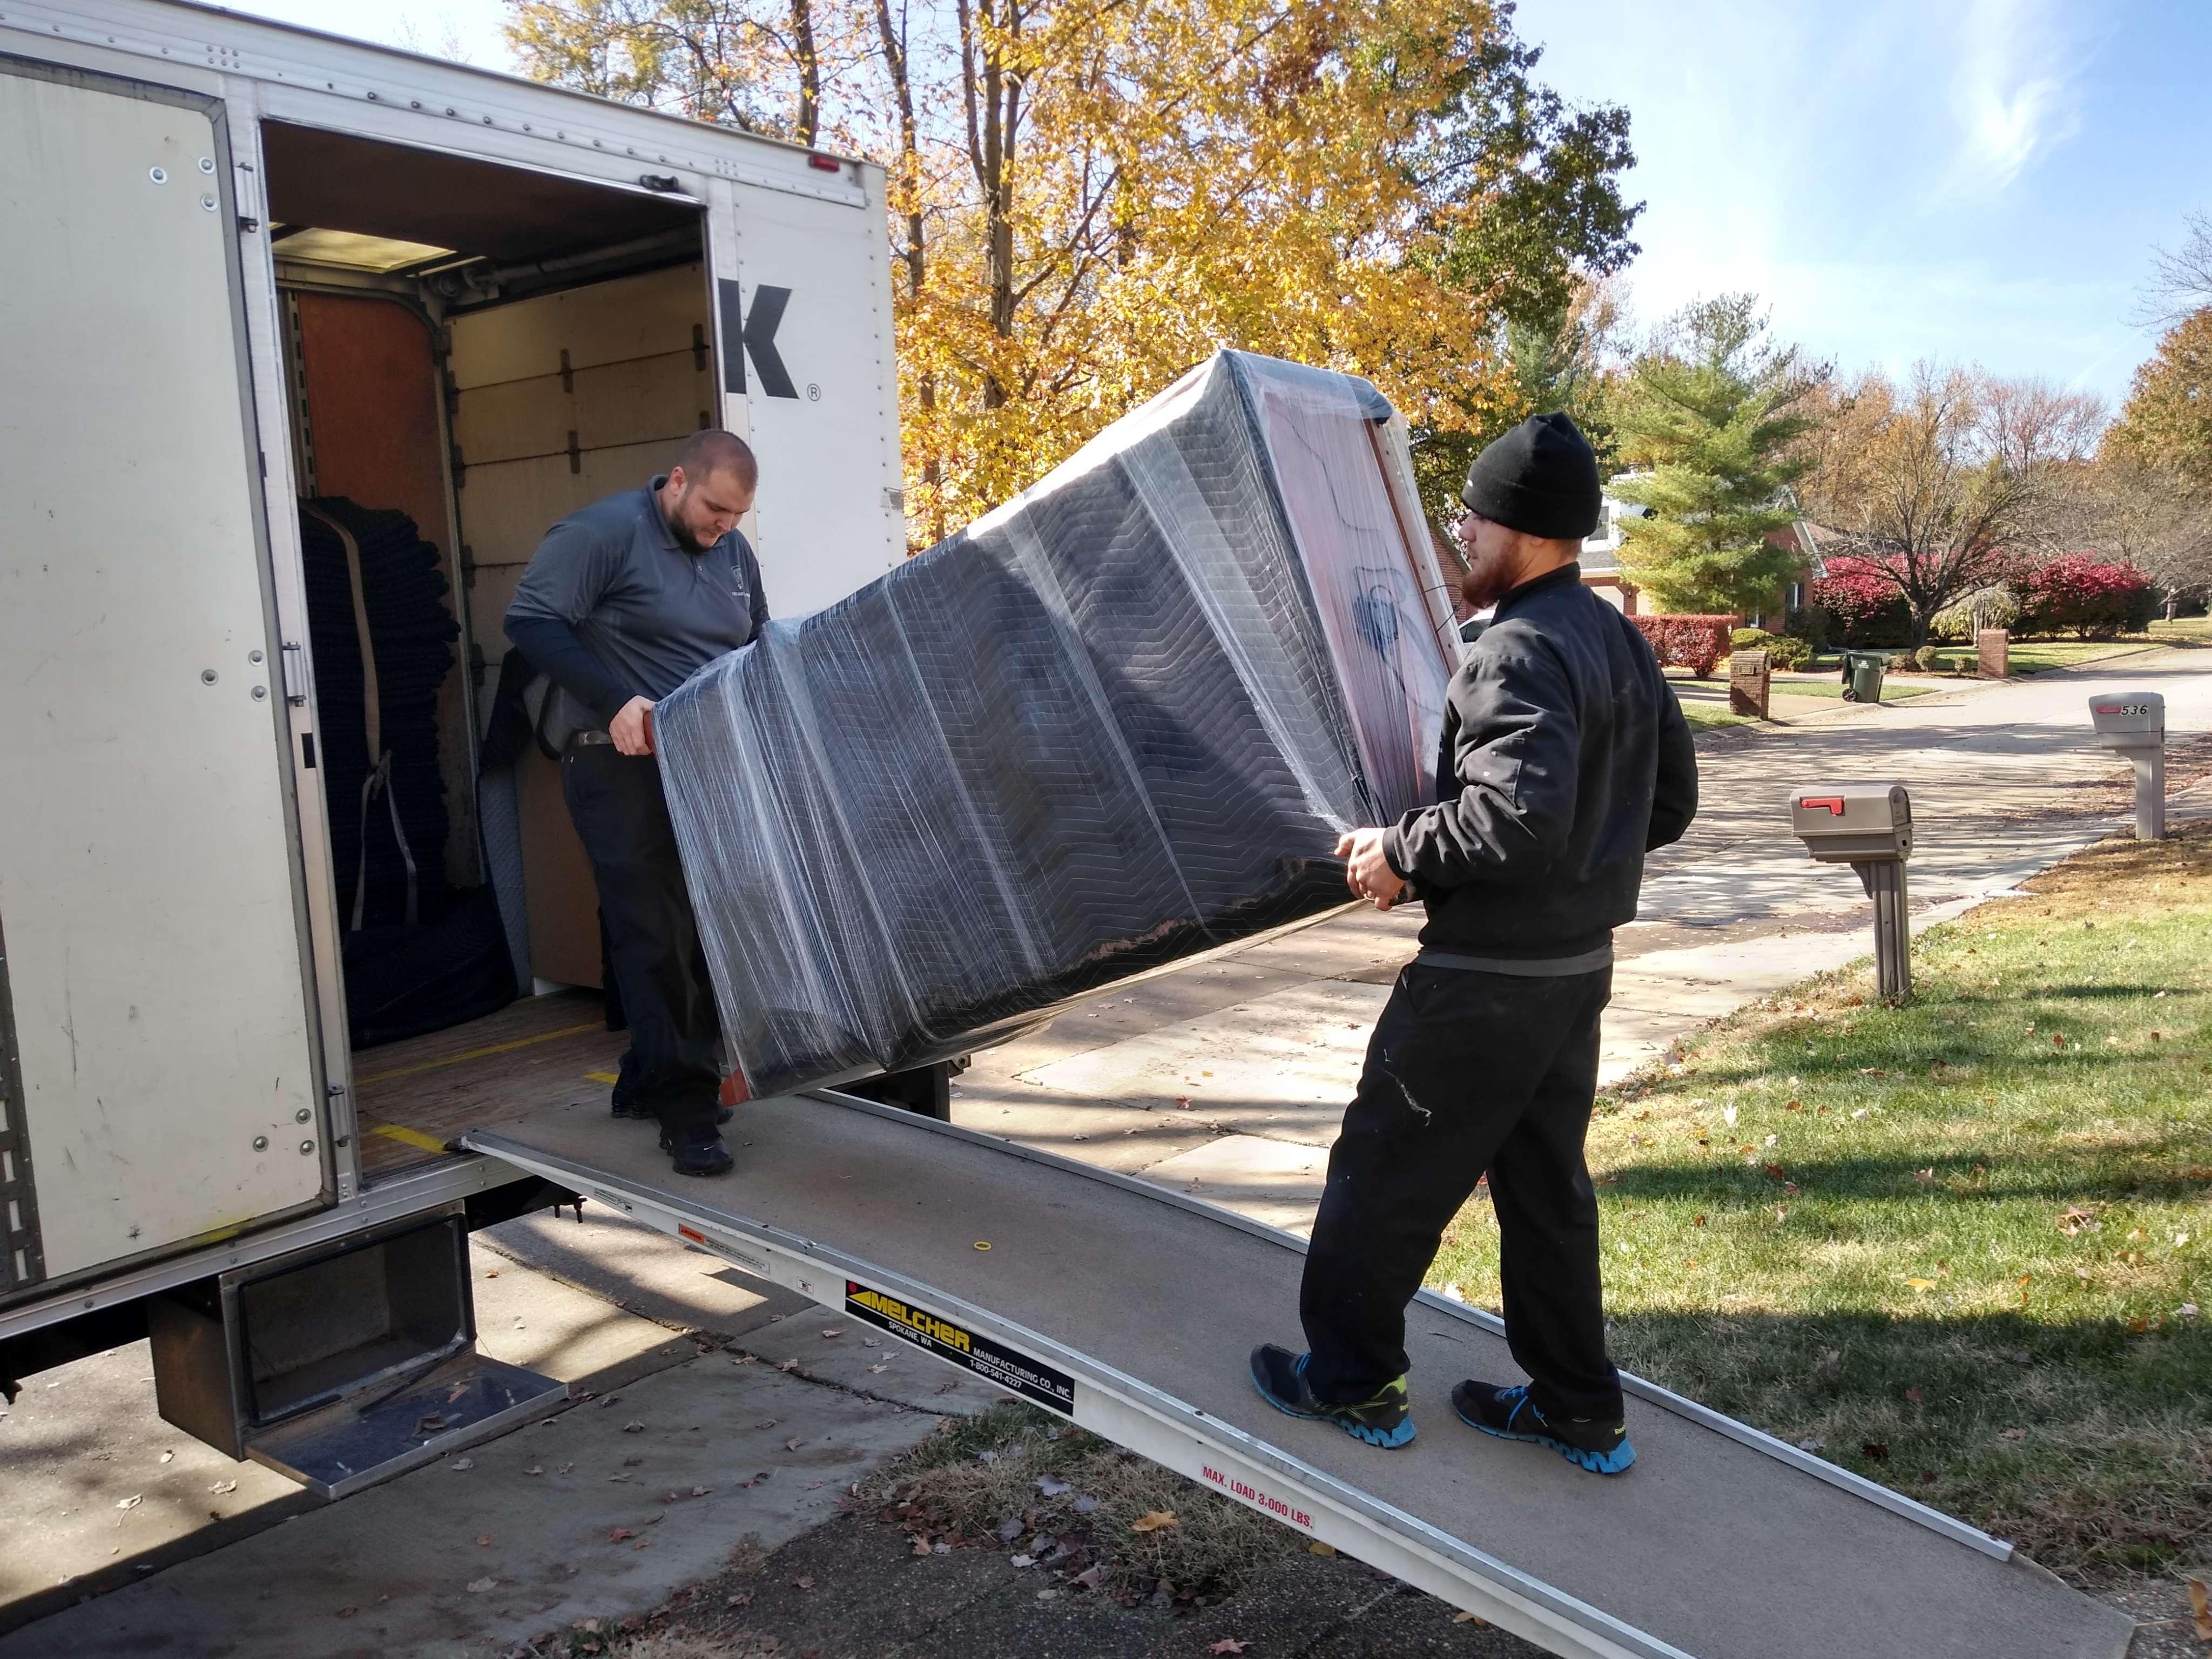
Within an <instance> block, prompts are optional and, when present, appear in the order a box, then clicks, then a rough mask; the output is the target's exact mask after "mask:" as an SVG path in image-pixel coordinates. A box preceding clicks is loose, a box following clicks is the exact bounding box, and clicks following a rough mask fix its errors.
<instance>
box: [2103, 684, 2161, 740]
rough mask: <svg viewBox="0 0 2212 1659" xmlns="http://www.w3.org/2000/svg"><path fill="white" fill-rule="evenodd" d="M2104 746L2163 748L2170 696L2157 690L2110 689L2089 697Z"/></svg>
mask: <svg viewBox="0 0 2212 1659" xmlns="http://www.w3.org/2000/svg"><path fill="white" fill-rule="evenodd" d="M2089 719H2090V720H2091V721H2092V722H2093V724H2094V726H2096V731H2097V746H2098V747H2099V748H2100V749H2163V748H2164V747H2165V746H2166V699H2165V698H2164V697H2161V696H2159V694H2158V693H2157V692H2155V691H2106V692H2102V693H2100V695H2098V696H2093V697H2092V698H2090V699H2089Z"/></svg>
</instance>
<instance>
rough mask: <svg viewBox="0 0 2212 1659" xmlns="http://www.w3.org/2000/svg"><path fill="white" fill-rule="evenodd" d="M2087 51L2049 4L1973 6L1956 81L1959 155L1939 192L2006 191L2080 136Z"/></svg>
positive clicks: (1998, 0)
mask: <svg viewBox="0 0 2212 1659" xmlns="http://www.w3.org/2000/svg"><path fill="white" fill-rule="evenodd" d="M1960 46H1961V51H1960V58H1959V64H1958V68H1957V70H1956V71H1955V72H1954V75H1953V76H1952V80H1951V109H1952V114H1953V117H1954V119H1955V120H1956V122H1957V124H1958V128H1959V135H1958V149H1957V150H1956V152H1955V154H1954V157H1953V161H1952V165H1951V168H1950V171H1949V173H1948V174H1947V176H1946V177H1945V179H1944V181H1943V189H1942V191H1940V192H1939V193H1940V194H1942V195H1947V196H1948V195H1952V194H1955V193H1958V192H1961V191H1970V190H1992V189H1993V190H2003V189H2005V188H2006V187H2007V186H2008V185H2011V184H2012V183H2013V182H2014V180H2015V179H2018V178H2019V177H2020V176H2021V173H2022V172H2024V171H2025V170H2026V169H2027V166H2028V164H2029V163H2030V162H2031V161H2034V160H2035V159H2036V158H2037V157H2038V156H2039V155H2045V154H2046V153H2048V152H2049V151H2051V150H2052V149H2057V147H2058V146H2059V145H2060V144H2063V143H2065V142H2066V141H2067V140H2068V139H2069V138H2071V137H2074V136H2075V133H2077V132H2079V131H2081V110H2080V98H2079V93H2078V82H2077V79H2076V71H2077V70H2079V68H2080V66H2081V63H2082V61H2083V59H2084V58H2085V56H2086V53H2085V52H2084V51H2083V50H2082V46H2083V43H2082V42H2081V40H2079V38H2078V36H2077V35H2076V34H2075V32H2074V31H2072V30H2069V28H2067V27H2063V26H2062V25H2061V23H2060V21H2059V20H2058V17H2057V13H2056V10H2055V9H2054V8H2053V7H2052V5H2051V3H2050V0H1974V3H1972V5H1971V6H1969V7H1968V8H1967V10H1966V16H1965V21H1964V38H1963V40H1961V42H1960Z"/></svg>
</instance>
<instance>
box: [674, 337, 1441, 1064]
mask: <svg viewBox="0 0 2212 1659" xmlns="http://www.w3.org/2000/svg"><path fill="white" fill-rule="evenodd" d="M1425 535H1426V532H1425V530H1424V529H1423V528H1422V520H1421V518H1420V515H1419V507H1418V505H1417V504H1416V502H1415V501H1414V499H1413V493H1412V484H1411V476H1410V467H1409V466H1408V465H1407V455H1406V451H1405V447H1404V437H1403V428H1402V426H1401V425H1399V424H1398V423H1395V422H1393V421H1392V419H1391V410H1390V407H1389V404H1388V403H1387V402H1385V401H1384V399H1383V397H1382V396H1381V394H1380V393H1378V392H1376V390H1375V388H1374V387H1373V386H1370V385H1369V384H1368V383H1367V382H1366V381H1364V380H1357V379H1354V378H1352V377H1351V376H1348V375H1342V374H1327V373H1323V372H1322V371H1320V370H1316V369H1310V368H1300V367H1298V366H1297V365H1295V364H1291V363H1284V362H1275V361H1273V360H1272V359H1269V358H1264V357H1254V356H1245V355H1243V354H1241V353H1235V352H1224V353H1222V354H1220V355H1219V356H1216V357H1214V358H1213V359H1212V361H1211V362H1207V363H1206V364H1204V365H1202V366H1201V367H1200V368H1196V369H1194V370H1193V371H1192V372H1191V373H1190V374H1188V375H1186V376H1185V377H1184V378H1183V379H1182V380H1181V381H1179V382H1177V384H1176V386H1173V387H1171V388H1170V390H1169V391H1167V392H1164V393H1162V394H1161V395H1160V396H1159V397H1158V398H1155V399H1154V400H1153V401H1152V403H1150V404H1146V406H1145V407H1144V408H1142V409H1140V410H1138V411H1137V412H1135V413H1134V414H1133V415H1130V416H1127V418H1125V419H1123V420H1121V421H1120V422H1116V423H1115V425H1113V426H1111V427H1109V428H1107V429H1106V430H1105V431H1104V432H1103V433H1102V434H1100V435H1099V436H1098V437H1097V438H1096V439H1095V440H1093V441H1092V442H1091V444H1090V445H1089V446H1087V447H1085V449H1083V450H1082V451H1081V452H1080V453H1079V454H1077V455H1076V456H1075V457H1073V459H1070V460H1069V461H1067V462H1066V464H1065V465H1062V466H1060V467H1059V468H1057V469H1056V470H1055V471H1053V472H1052V473H1051V474H1050V475H1049V476H1048V477H1046V478H1045V479H1044V480H1043V481H1042V483H1039V484H1037V485H1036V487H1035V488H1034V489H1030V491H1028V492H1027V493H1026V494H1024V495H1022V496H1020V497H1019V498H1018V499H1017V500H1015V501H1011V502H1009V503H1007V504H1006V506H1004V507H1000V508H998V509H997V510H996V511H994V512H993V513H989V514H987V516H985V517H984V518H982V519H981V520H977V521H976V522H975V524H973V525H971V526H969V527H968V528H967V529H966V530H964V531H963V532H960V533H959V534H957V535H955V536H953V537H951V538H950V539H948V540H946V541H945V542H943V543H940V544H939V545H938V546H936V547H934V548H932V549H931V550H929V551H927V553H924V554H921V555H920V556H917V557H915V558H914V559H912V560H910V561H908V562H907V563H906V564H905V565H903V566H902V567H901V568H898V569H896V570H895V571H893V572H891V573H890V574H888V575H886V576H884V577H882V578H881V579H879V580H876V581H874V582H872V583H870V584H869V585H868V586H866V587H864V588H862V589H861V590H860V592H857V593H854V594H853V595H852V596H851V597H850V598H848V599H844V600H842V601H841V602H839V603H838V604H836V605H832V606H830V607H829V609H828V610H826V611H819V612H817V614H815V615H813V616H811V617H804V618H801V619H799V620H797V621H790V622H775V623H770V624H769V626H768V628H767V629H764V630H763V633H762V635H761V636H760V638H759V639H758V640H757V641H755V642H754V643H753V644H751V645H750V646H748V647H745V648H744V649H743V650H741V651H738V652H735V653H732V654H731V655H729V656H727V657H724V658H721V659H718V660H717V661H715V662H714V663H711V664H709V665H708V666H707V667H705V668H703V669H702V670H701V671H699V672H698V673H697V674H696V675H695V676H694V677H693V678H691V679H690V681H689V682H687V683H686V684H684V686H683V687H682V688H680V689H679V690H677V691H676V692H675V693H674V694H673V695H671V696H669V697H668V698H667V699H666V700H665V701H664V702H662V703H661V704H660V705H659V708H658V709H657V711H656V712H655V714H654V730H655V733H656V741H657V744H658V747H659V752H660V757H661V758H660V765H661V771H662V775H663V777H664V779H665V782H666V786H667V793H668V801H669V808H670V811H671V815H672V816H673V817H674V820H675V824H676V834H677V838H678V842H679V844H680V846H681V848H682V850H683V857H684V870H685V873H686V876H687V878H688V880H689V882H690V889H691V893H692V898H693V902H694V904H695V906H696V908H697V910H698V913H699V921H700V928H701V933H702V938H703V939H704V942H705V947H706V952H707V958H708V966H709V968H710V969H711V971H712V974H713V976H714V988H715V994H716V997H717V1000H718V1001H719V1003H720V1011H721V1018H722V1026H723V1030H724V1032H725V1034H726V1036H727V1038H728V1041H729V1043H730V1047H731V1051H732V1052H731V1058H732V1060H734V1061H735V1062H736V1064H737V1066H738V1068H739V1069H740V1070H742V1072H743V1073H744V1078H745V1081H746V1083H747V1085H748V1086H749V1087H750V1091H751V1092H752V1093H753V1094H754V1095H755V1096H762V1095H769V1094H776V1093H783V1092H787V1091H790V1090H792V1089H794V1088H798V1087H801V1086H804V1085H808V1084H820V1083H833V1082H837V1081H842V1080H845V1079H852V1078H855V1077H859V1076H863V1075H866V1074H867V1073H873V1072H875V1071H878V1070H879V1069H880V1070H893V1069H897V1068H901V1067H905V1066H917V1065H921V1064H924V1063H927V1062H928V1061H931V1060H941V1059H945V1058H949V1057H951V1056H952V1055H955V1054H960V1053H963V1052H964V1051H965V1050H967V1049H969V1048H975V1047H977V1046H981V1045H982V1044H984V1043H987V1042H990V1041H992V1040H994V1038H998V1037H1003V1036H1006V1035H1009V1034H1011V1033H1012V1031H1014V1030H1019V1029H1020V1028H1021V1027H1023V1026H1024V1025H1026V1024H1031V1023H1034V1022H1035V1021H1036V1020H1037V1019H1039V1018H1044V1017H1047V1016H1048V1015H1049V1014H1050V1013H1052V1012H1054V1011H1056V1010H1057V1009H1059V1008H1060V1007H1061V1006H1065V1005H1066V1004H1067V1003H1068V1002H1070V1001H1071V1000H1074V999H1076V998H1079V997H1081V996H1083V995H1084V994H1086V993H1091V992H1095V991H1097V990H1099V989H1100V988H1101V987H1105V986H1109V985H1111V984H1113V983H1115V982H1116V981H1121V980H1124V979H1127V978H1129V977H1130V976H1132V975H1138V974H1142V973H1146V972H1148V971H1151V970H1153V969H1159V968H1162V967H1164V966H1166V965H1168V964H1170V963H1176V962H1181V961H1184V960H1187V959H1188V958H1189V957H1193V956H1194V955H1197V954H1199V953H1200V952H1203V951H1210V950H1213V949H1216V948H1218V947H1220V946H1223V945H1231V944H1234V943H1236V942H1237V941H1239V940H1241V939H1249V938H1250V937H1251V936H1253V935H1254V934H1256V933H1262V932H1265V931H1267V930H1268V929H1271V928H1275V927H1281V926H1283V925H1285V924H1287V923H1291V922H1295V921H1300V920H1302V919H1304V918H1307V917H1310V916H1315V915H1320V914H1321V913H1322V912H1324V911H1327V910H1329V909H1333V908H1335V907H1337V906H1339V905H1341V904H1343V903H1344V902H1346V893H1345V888H1344V877H1343V866H1342V865H1341V864H1340V863H1339V862H1338V861H1337V860H1335V859H1334V850H1335V845H1336V841H1337V837H1338V836H1339V835H1340V833H1342V832H1343V831H1344V830H1345V829H1348V828H1351V827H1353V826H1356V825H1360V824H1375V823H1388V822H1389V821H1390V820H1391V819H1393V818H1395V817H1396V816H1397V815H1398V814H1400V813H1401V812H1403V811H1406V810H1407V809H1408V808H1410V807H1413V806H1416V805H1421V804H1423V803H1425V801H1427V800H1430V799H1433V795H1432V793H1431V787H1432V784H1433V781H1434V780H1433V769H1434V766H1435V758H1436V757H1435V749H1436V744H1437V733H1438V731H1439V728H1440V725H1441V720H1442V711H1443V694H1444V686H1445V683H1446V681H1447V679H1448V678H1449V672H1450V667H1451V647H1448V646H1447V645H1446V644H1445V643H1444V641H1447V640H1449V638H1450V637H1451V635H1450V633H1449V629H1450V625H1451V617H1450V611H1449V604H1448V603H1447V602H1445V601H1444V599H1443V595H1442V593H1441V592H1440V591H1438V590H1440V588H1441V578H1440V577H1439V576H1437V574H1436V565H1435V561H1434V556H1433V553H1432V551H1431V549H1430V547H1429V545H1428V544H1427V542H1426V540H1425ZM1414 538H1421V539H1419V540H1416V539H1414Z"/></svg>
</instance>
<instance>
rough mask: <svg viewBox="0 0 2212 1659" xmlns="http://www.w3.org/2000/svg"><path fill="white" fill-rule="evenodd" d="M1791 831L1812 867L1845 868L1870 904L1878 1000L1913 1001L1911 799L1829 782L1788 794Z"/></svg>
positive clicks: (1889, 788) (1897, 791) (1892, 786)
mask: <svg viewBox="0 0 2212 1659" xmlns="http://www.w3.org/2000/svg"><path fill="white" fill-rule="evenodd" d="M1790 828H1791V829H1794V830H1796V832H1797V838H1798V839H1799V840H1800V841H1802V842H1804V843H1805V850H1806V851H1807V852H1808V853H1810V854H1812V855H1813V858H1814V862H1816V863H1819V864H1848V865H1850V866H1851V868H1852V869H1853V870H1855V871H1857V872H1858V878H1859V884H1860V885H1861V886H1863V887H1864V888H1865V889H1866V891H1867V896H1868V897H1869V898H1870V899H1872V900H1873V901H1874V962H1875V985H1876V987H1877V988H1878V990H1879V992H1880V994H1881V999H1882V1000H1883V1001H1885V1002H1909V1001H1911V1000H1912V927H1911V921H1910V916H1909V908H1910V901H1909V900H1908V898H1907V896H1906V894H1905V860H1907V859H1909V858H1911V856H1912V797H1911V796H1910V795H1908V794H1906V793H1905V786H1904V785H1903V784H1901V783H1845V784H1833V785H1830V786H1829V787H1826V788H1820V789H1800V790H1798V791H1797V792H1796V793H1795V794H1793V795H1791V796H1790Z"/></svg>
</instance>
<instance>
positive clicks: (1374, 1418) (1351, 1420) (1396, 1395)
mask: <svg viewBox="0 0 2212 1659" xmlns="http://www.w3.org/2000/svg"><path fill="white" fill-rule="evenodd" d="M1311 1358H1313V1356H1312V1355H1311V1354H1304V1353H1292V1352H1291V1351H1290V1350H1289V1349H1288V1348H1279V1347H1277V1346H1275V1345H1274V1344H1273V1343H1272V1342H1263V1343H1261V1345H1260V1346H1258V1347H1256V1348H1255V1349H1253V1350H1252V1383H1253V1385H1254V1386H1255V1388H1257V1389H1259V1390H1260V1397H1261V1399H1262V1400H1264V1401H1267V1403H1268V1404H1269V1405H1270V1406H1273V1407H1274V1408H1275V1409H1276V1410H1277V1411H1279V1412H1285V1413H1289V1414H1290V1415H1291V1416H1292V1417H1310V1418H1314V1419H1317V1420H1319V1421H1321V1422H1323V1423H1334V1424H1335V1425H1336V1426H1337V1427H1339V1428H1340V1429H1342V1430H1343V1431H1345V1432H1346V1434H1348V1435H1350V1436H1351V1437H1352V1438H1353V1439H1355V1440H1364V1441H1365V1442H1366V1443H1368V1444H1369V1445H1370V1446H1383V1447H1395V1446H1410V1445H1411V1444H1413V1417H1412V1415H1411V1413H1410V1412H1409V1410H1408V1407H1407V1402H1406V1379H1405V1378H1404V1377H1402V1376H1401V1377H1398V1378H1395V1380H1393V1381H1391V1382H1389V1383H1384V1384H1383V1386H1382V1387H1381V1388H1380V1389H1376V1392H1375V1394H1374V1395H1373V1396H1372V1397H1371V1398H1370V1399H1366V1400H1362V1401H1358V1402H1356V1403H1355V1404H1352V1405H1348V1406H1337V1405H1332V1404H1330V1403H1329V1402H1328V1401H1326V1400H1321V1399H1317V1398H1316V1397H1315V1395H1314V1391H1313V1387H1312V1385H1311V1384H1310V1383H1308V1382H1307V1381H1306V1362H1307V1361H1308V1360H1310V1359H1311Z"/></svg>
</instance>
